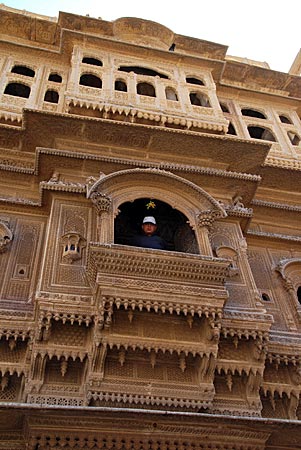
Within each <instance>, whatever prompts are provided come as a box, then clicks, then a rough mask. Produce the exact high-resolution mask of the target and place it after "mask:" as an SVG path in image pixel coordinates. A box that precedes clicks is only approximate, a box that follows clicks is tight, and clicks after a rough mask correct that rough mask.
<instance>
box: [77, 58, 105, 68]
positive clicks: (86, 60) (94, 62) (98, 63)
mask: <svg viewBox="0 0 301 450" xmlns="http://www.w3.org/2000/svg"><path fill="white" fill-rule="evenodd" d="M82 62H83V63H84V64H91V66H102V65H103V64H102V61H100V59H96V58H90V57H89V56H84V58H83V59H82Z"/></svg>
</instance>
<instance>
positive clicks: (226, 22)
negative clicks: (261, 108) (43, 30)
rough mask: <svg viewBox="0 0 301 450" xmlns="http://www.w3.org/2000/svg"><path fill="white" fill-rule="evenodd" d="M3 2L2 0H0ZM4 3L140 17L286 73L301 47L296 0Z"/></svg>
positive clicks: (51, 12)
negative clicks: (220, 45) (221, 45)
mask: <svg viewBox="0 0 301 450" xmlns="http://www.w3.org/2000/svg"><path fill="white" fill-rule="evenodd" d="M2 1H3V0H2ZM3 3H4V4H5V5H6V6H10V7H12V8H17V9H21V10H23V9H25V10H27V11H31V12H35V13H37V14H44V15H46V16H51V17H58V14H59V11H64V12H71V13H74V14H81V15H86V14H89V15H90V16H91V17H101V18H102V19H103V20H108V21H112V20H115V19H118V18H119V17H140V18H142V19H148V20H153V21H155V22H158V23H160V24H162V25H165V26H166V27H168V28H169V29H170V30H172V31H173V32H174V33H176V34H183V35H186V36H191V37H194V38H198V39H204V40H206V41H212V42H216V43H219V44H223V45H227V46H228V47H229V48H228V51H227V55H231V56H239V57H242V58H248V59H253V60H256V61H261V62H267V63H268V64H269V66H270V68H271V69H273V70H277V71H280V72H288V71H289V69H290V67H291V65H292V63H293V61H294V59H295V57H296V55H297V53H298V52H299V50H300V48H301V26H300V17H301V0H285V1H282V2H281V1H279V0H278V1H277V0H249V1H248V2H247V1H244V0H206V1H204V0H190V1H183V0H173V1H171V0H114V1H113V0H4V1H3Z"/></svg>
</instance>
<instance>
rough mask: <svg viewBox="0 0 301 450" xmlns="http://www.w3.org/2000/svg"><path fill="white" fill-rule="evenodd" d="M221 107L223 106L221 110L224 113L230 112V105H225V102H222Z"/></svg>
mask: <svg viewBox="0 0 301 450" xmlns="http://www.w3.org/2000/svg"><path fill="white" fill-rule="evenodd" d="M220 107H221V110H222V111H223V112H224V113H229V112H230V111H229V108H228V106H227V105H225V103H220Z"/></svg>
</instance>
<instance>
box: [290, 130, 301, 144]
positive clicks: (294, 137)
mask: <svg viewBox="0 0 301 450" xmlns="http://www.w3.org/2000/svg"><path fill="white" fill-rule="evenodd" d="M287 135H288V138H289V140H290V141H291V143H292V145H299V144H300V138H299V136H298V135H297V134H296V133H294V132H293V131H288V132H287Z"/></svg>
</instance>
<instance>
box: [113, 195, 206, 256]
mask: <svg viewBox="0 0 301 450" xmlns="http://www.w3.org/2000/svg"><path fill="white" fill-rule="evenodd" d="M151 203H153V204H154V205H155V208H149V209H148V208H147V205H149V204H151ZM118 209H119V210H120V213H119V214H118V216H117V217H116V219H115V232H114V242H115V243H116V244H121V245H134V243H135V239H136V236H138V235H143V231H142V222H143V219H144V218H145V217H154V218H155V220H156V225H157V230H156V234H157V235H158V236H159V237H161V238H162V239H163V240H164V241H165V243H166V250H173V251H178V252H186V253H199V250H198V245H197V241H196V237H195V234H194V231H193V230H192V228H191V227H190V226H189V225H188V223H187V222H188V219H187V217H186V216H185V215H184V214H182V213H181V212H180V211H178V210H176V209H175V208H172V207H171V206H170V205H168V204H167V203H165V202H162V201H161V200H157V199H152V200H150V199H149V198H141V199H136V200H135V201H133V202H126V203H123V204H122V205H120V206H119V208H118Z"/></svg>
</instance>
